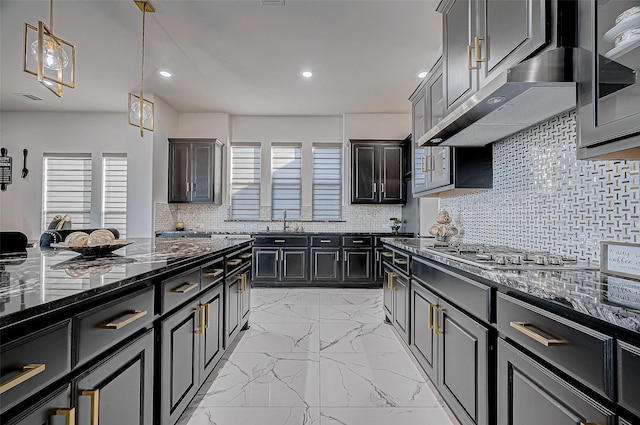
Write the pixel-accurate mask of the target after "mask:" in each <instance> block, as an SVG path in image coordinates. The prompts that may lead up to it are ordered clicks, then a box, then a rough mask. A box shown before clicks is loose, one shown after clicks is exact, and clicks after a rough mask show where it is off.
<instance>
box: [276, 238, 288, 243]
mask: <svg viewBox="0 0 640 425" xmlns="http://www.w3.org/2000/svg"><path fill="white" fill-rule="evenodd" d="M274 242H275V243H285V242H286V240H285V239H276V240H274Z"/></svg>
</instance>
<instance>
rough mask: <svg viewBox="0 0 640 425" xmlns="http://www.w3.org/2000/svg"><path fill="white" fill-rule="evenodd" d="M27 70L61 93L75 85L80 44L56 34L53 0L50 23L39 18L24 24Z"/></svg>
mask: <svg viewBox="0 0 640 425" xmlns="http://www.w3.org/2000/svg"><path fill="white" fill-rule="evenodd" d="M22 69H23V71H24V72H26V73H28V74H31V75H35V76H37V77H38V81H39V82H40V84H42V85H43V86H45V87H46V88H47V89H48V90H50V91H51V92H52V93H54V94H55V95H56V96H58V97H62V88H63V86H64V87H69V88H74V87H75V69H76V48H75V46H74V45H73V44H71V43H69V42H67V41H65V40H63V39H61V38H60V37H58V36H56V35H54V34H53V0H50V3H49V26H47V25H46V24H45V23H44V22H42V21H38V26H37V27H35V26H33V25H30V24H28V23H25V24H24V56H23V68H22Z"/></svg>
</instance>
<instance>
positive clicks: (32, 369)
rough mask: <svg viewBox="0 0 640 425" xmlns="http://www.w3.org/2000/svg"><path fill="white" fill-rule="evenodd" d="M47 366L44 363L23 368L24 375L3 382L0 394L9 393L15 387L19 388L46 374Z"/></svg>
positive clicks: (0, 386)
mask: <svg viewBox="0 0 640 425" xmlns="http://www.w3.org/2000/svg"><path fill="white" fill-rule="evenodd" d="M44 369H45V364H44V363H32V364H27V365H24V366H22V373H20V375H18V376H14V377H13V378H11V379H9V380H8V381H7V382H3V383H2V384H0V394H2V393H4V392H5V391H9V390H10V389H11V388H13V387H17V386H18V385H20V384H22V383H23V382H25V381H28V380H29V379H31V378H33V377H34V376H36V375H37V374H39V373H42V372H44Z"/></svg>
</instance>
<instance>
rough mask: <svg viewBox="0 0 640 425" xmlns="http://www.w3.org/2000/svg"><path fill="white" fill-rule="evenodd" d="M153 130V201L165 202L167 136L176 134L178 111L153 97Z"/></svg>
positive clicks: (167, 159) (166, 193)
mask: <svg viewBox="0 0 640 425" xmlns="http://www.w3.org/2000/svg"><path fill="white" fill-rule="evenodd" d="M154 102H155V111H154V114H155V117H154V118H155V131H154V132H153V202H154V203H155V202H167V199H168V192H169V174H168V171H169V168H168V164H169V141H168V138H169V137H173V136H175V135H176V134H178V113H177V112H176V111H175V110H174V109H173V108H172V107H171V106H169V105H168V104H167V103H166V102H165V101H164V100H162V99H160V98H159V97H157V96H156V97H155V99H154Z"/></svg>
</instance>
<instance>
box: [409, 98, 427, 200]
mask: <svg viewBox="0 0 640 425" xmlns="http://www.w3.org/2000/svg"><path fill="white" fill-rule="evenodd" d="M426 115H427V96H426V86H425V87H423V88H422V90H420V91H419V93H418V95H417V97H416V98H415V99H414V100H413V104H412V119H413V134H412V139H413V145H412V146H413V170H412V173H411V177H412V181H413V193H414V194H415V193H419V192H422V191H423V190H425V189H426V188H427V180H426V179H427V173H426V172H425V163H424V157H425V150H426V149H429V148H424V147H421V146H419V145H418V140H420V137H422V136H423V135H424V133H425V131H426V130H428V129H429V128H427V125H428V124H427V120H426Z"/></svg>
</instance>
